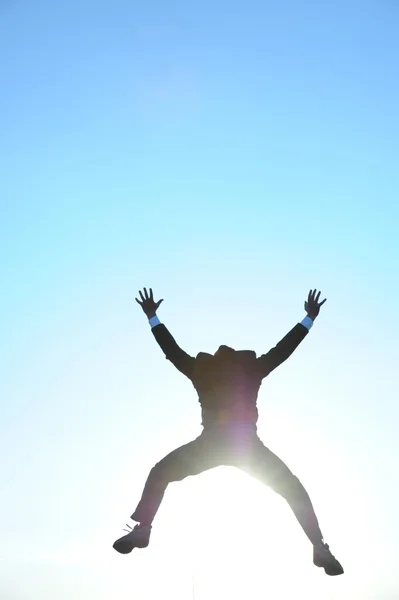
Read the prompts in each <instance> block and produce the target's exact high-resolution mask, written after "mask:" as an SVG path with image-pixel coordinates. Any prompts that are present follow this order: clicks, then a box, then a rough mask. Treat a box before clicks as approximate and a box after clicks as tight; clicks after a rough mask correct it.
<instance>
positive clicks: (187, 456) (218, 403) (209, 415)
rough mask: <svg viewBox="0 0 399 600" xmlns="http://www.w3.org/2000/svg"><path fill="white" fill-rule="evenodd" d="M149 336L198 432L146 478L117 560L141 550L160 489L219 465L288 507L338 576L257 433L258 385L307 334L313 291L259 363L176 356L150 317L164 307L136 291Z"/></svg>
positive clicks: (243, 356) (309, 515)
mask: <svg viewBox="0 0 399 600" xmlns="http://www.w3.org/2000/svg"><path fill="white" fill-rule="evenodd" d="M139 294H140V300H139V299H137V298H136V301H137V302H138V303H139V304H140V305H141V307H142V309H143V311H144V313H145V315H146V316H147V318H148V321H149V324H150V326H151V329H152V333H153V335H154V337H155V339H156V341H157V342H158V344H159V346H160V347H161V349H162V351H163V352H164V354H165V357H166V358H167V359H168V360H169V361H170V362H171V363H172V364H173V365H174V366H175V367H176V368H177V369H178V370H179V371H180V372H181V373H183V375H185V376H186V377H188V378H189V379H190V381H191V382H192V384H193V386H194V388H195V390H196V392H197V394H198V400H199V403H200V405H201V411H202V427H203V429H202V433H201V435H200V436H199V437H198V438H196V439H195V440H193V441H192V442H189V443H188V444H185V445H184V446H182V447H181V448H177V449H176V450H173V452H171V453H170V454H168V455H167V456H165V458H163V459H162V460H161V461H160V462H158V463H157V464H156V465H155V466H154V467H153V468H152V469H151V471H150V473H149V475H148V478H147V481H146V484H145V486H144V490H143V493H142V496H141V499H140V502H139V504H138V506H137V508H136V510H135V511H134V513H133V514H132V516H131V519H132V520H133V521H135V522H136V523H137V525H136V526H135V527H134V528H131V526H130V525H129V526H128V527H129V529H131V531H129V532H128V533H127V534H126V535H124V536H123V537H121V538H119V539H118V540H117V541H116V542H115V543H114V545H113V547H114V548H115V550H117V551H118V552H120V553H121V554H128V553H129V552H131V551H132V550H133V549H134V548H146V547H147V546H148V544H149V541H150V535H151V527H152V522H153V520H154V517H155V515H156V513H157V511H158V508H159V507H160V504H161V502H162V499H163V496H164V494H165V491H166V488H167V486H168V484H169V483H171V482H173V481H182V480H183V479H185V478H186V477H189V476H191V475H198V474H199V473H202V472H204V471H206V470H208V469H213V468H214V467H218V466H221V465H225V466H235V467H238V468H239V469H242V470H243V471H246V472H247V473H250V474H251V475H253V476H254V477H256V478H257V479H258V480H259V481H261V482H263V483H264V484H266V485H267V486H269V487H270V488H272V489H273V490H274V491H275V492H276V493H278V494H280V495H281V496H282V497H283V498H285V500H286V501H287V502H288V504H289V506H290V507H291V509H292V511H293V512H294V514H295V516H296V518H297V520H298V522H299V524H300V525H301V527H302V529H303V530H304V532H305V534H306V535H307V537H308V538H309V540H310V542H311V543H312V545H313V562H314V564H315V565H316V566H317V567H322V568H324V570H325V572H326V573H327V575H341V574H342V573H343V572H344V571H343V568H342V566H341V565H340V564H339V562H338V561H337V559H336V558H335V557H334V556H333V555H332V553H331V552H330V549H329V546H328V545H327V544H326V543H325V542H324V540H323V536H322V533H321V531H320V527H319V523H318V521H317V517H316V515H315V512H314V509H313V506H312V503H311V501H310V498H309V496H308V494H307V492H306V490H305V488H304V487H303V485H302V484H301V482H300V481H299V479H298V478H297V477H295V475H293V474H292V473H291V471H290V470H289V468H288V467H287V466H286V465H285V464H284V463H283V461H282V460H280V459H279V458H278V457H277V456H276V455H275V454H273V453H272V452H271V451H270V450H269V449H268V448H266V446H264V445H263V443H262V441H261V440H260V438H259V437H258V434H257V420H258V410H257V397H258V392H259V388H260V386H261V384H262V380H263V379H264V378H265V377H267V375H269V373H271V372H272V371H273V370H274V369H275V368H276V367H278V366H279V365H281V363H283V362H284V361H285V360H286V359H287V358H288V357H289V356H291V354H292V353H293V352H294V350H295V349H296V348H297V347H298V345H299V344H300V343H301V342H302V340H303V339H304V338H305V337H306V336H307V334H308V333H309V330H310V328H311V327H312V325H313V323H314V321H315V319H316V317H317V316H318V314H319V312H320V307H321V306H322V305H323V304H324V302H325V301H326V300H325V299H324V300H323V301H321V302H319V299H320V292H318V293H317V291H316V290H311V291H310V292H309V295H308V298H307V301H306V302H305V311H306V313H307V316H305V318H304V319H303V320H302V321H301V322H300V323H297V324H296V325H295V327H294V328H293V329H291V331H290V332H289V333H288V334H287V335H286V336H285V337H284V338H283V339H282V340H281V341H280V342H279V343H278V344H277V345H276V346H275V347H274V348H272V349H271V350H270V351H269V352H267V354H263V355H262V356H260V357H259V358H257V357H256V354H255V352H253V351H252V350H239V351H238V350H234V349H233V348H230V347H228V346H220V347H219V349H218V350H217V351H216V352H215V354H214V355H212V354H208V353H206V352H200V353H199V354H197V356H196V357H195V358H194V357H193V356H190V355H189V354H187V353H186V352H185V351H184V350H182V349H181V348H180V347H179V346H178V344H177V343H176V341H175V339H174V338H173V336H172V335H171V333H170V332H169V331H168V329H167V328H166V327H165V325H163V324H162V323H161V322H160V320H159V319H158V317H157V315H156V311H157V309H158V308H159V306H160V304H161V302H163V300H159V301H158V302H155V300H154V297H153V292H152V289H150V293H149V294H148V292H147V290H146V288H144V293H142V292H139Z"/></svg>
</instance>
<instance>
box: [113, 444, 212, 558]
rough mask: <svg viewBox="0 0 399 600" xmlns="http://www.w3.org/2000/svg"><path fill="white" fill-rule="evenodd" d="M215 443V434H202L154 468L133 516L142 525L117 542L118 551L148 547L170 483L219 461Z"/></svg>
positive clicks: (199, 471)
mask: <svg viewBox="0 0 399 600" xmlns="http://www.w3.org/2000/svg"><path fill="white" fill-rule="evenodd" d="M212 442H214V440H213V436H207V435H205V434H204V433H202V435H200V436H199V437H198V438H197V439H196V440H194V441H192V442H189V443H188V444H185V445H184V446H181V447H180V448H177V449H176V450H173V452H171V453H170V454H168V455H167V456H165V458H163V459H162V460H161V461H159V462H158V463H157V464H156V465H155V466H154V467H153V468H152V469H151V471H150V473H149V475H148V478H147V481H146V483H145V486H144V490H143V493H142V496H141V499H140V502H139V503H138V506H137V508H136V510H135V511H134V513H133V514H132V516H131V519H132V520H133V521H136V522H137V523H139V525H136V527H135V528H134V529H133V530H132V531H131V532H128V534H127V535H125V536H123V537H122V538H119V539H118V540H117V541H116V542H115V543H114V545H113V547H114V548H115V550H117V551H118V552H120V553H121V554H128V553H129V552H131V551H132V550H133V548H145V547H147V546H148V544H149V540H150V534H151V525H152V522H153V520H154V517H155V515H156V513H157V511H158V509H159V507H160V505H161V502H162V499H163V497H164V494H165V491H166V488H167V487H168V485H169V483H172V482H173V481H182V480H183V479H185V478H186V477H189V476H190V475H198V474H199V473H202V472H203V471H206V470H208V469H212V468H214V467H217V466H218V465H219V464H220V458H219V456H218V455H219V453H218V452H217V447H216V446H217V444H214V443H212Z"/></svg>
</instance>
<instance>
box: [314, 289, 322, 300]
mask: <svg viewBox="0 0 399 600" xmlns="http://www.w3.org/2000/svg"><path fill="white" fill-rule="evenodd" d="M315 291H316V290H315ZM320 294H321V292H319V293H318V294H317V296H316V302H318V301H319V298H320Z"/></svg>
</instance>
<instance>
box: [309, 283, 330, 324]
mask: <svg viewBox="0 0 399 600" xmlns="http://www.w3.org/2000/svg"><path fill="white" fill-rule="evenodd" d="M320 294H321V292H317V290H310V292H309V295H308V299H307V301H306V302H305V310H306V312H307V313H308V317H310V318H311V319H313V321H314V320H315V318H316V317H317V316H318V314H319V312H320V308H321V307H322V306H323V304H324V302H326V300H327V298H324V300H322V301H321V302H319V299H320Z"/></svg>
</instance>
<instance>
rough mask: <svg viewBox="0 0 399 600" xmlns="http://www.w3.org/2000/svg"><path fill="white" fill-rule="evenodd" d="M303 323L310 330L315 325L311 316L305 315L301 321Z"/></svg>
mask: <svg viewBox="0 0 399 600" xmlns="http://www.w3.org/2000/svg"><path fill="white" fill-rule="evenodd" d="M301 325H303V326H304V327H306V329H307V330H309V329H311V327H313V319H311V318H310V317H305V318H304V319H303V320H302V321H301Z"/></svg>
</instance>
